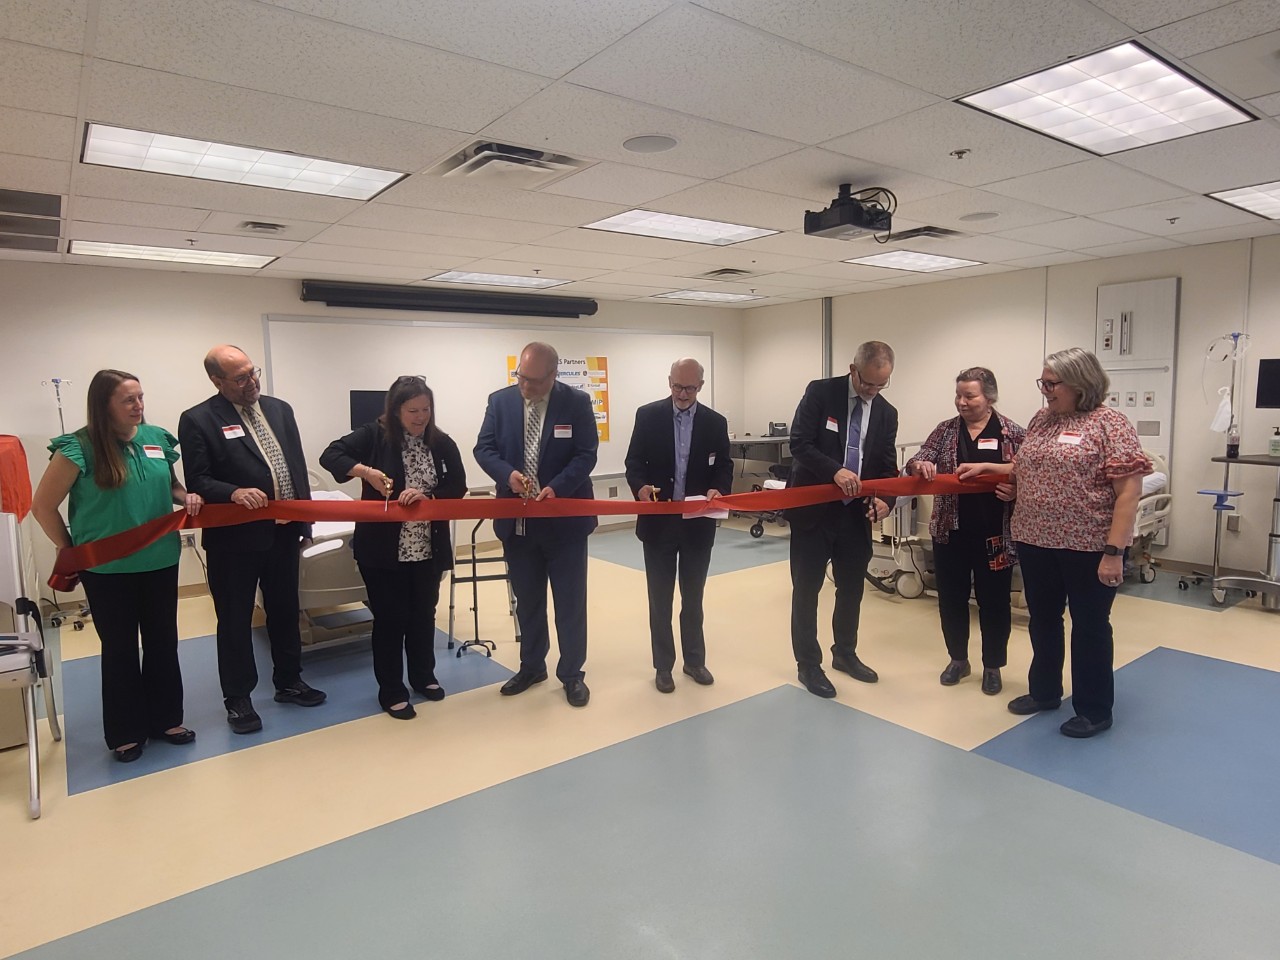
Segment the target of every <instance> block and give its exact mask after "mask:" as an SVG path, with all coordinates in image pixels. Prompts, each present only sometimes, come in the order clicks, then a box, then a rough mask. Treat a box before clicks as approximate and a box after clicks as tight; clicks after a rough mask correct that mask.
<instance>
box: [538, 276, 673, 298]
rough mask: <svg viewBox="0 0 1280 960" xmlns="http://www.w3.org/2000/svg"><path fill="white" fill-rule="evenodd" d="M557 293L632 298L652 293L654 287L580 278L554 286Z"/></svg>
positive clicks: (576, 295)
mask: <svg viewBox="0 0 1280 960" xmlns="http://www.w3.org/2000/svg"><path fill="white" fill-rule="evenodd" d="M554 289H555V290H556V292H557V293H563V294H564V295H565V296H575V297H601V298H604V299H606V300H634V299H636V298H639V297H649V296H652V295H653V292H654V290H655V289H656V288H655V287H638V286H635V285H632V284H625V283H601V282H600V281H599V280H581V281H575V282H574V283H567V284H565V285H564V286H563V287H556V288H554Z"/></svg>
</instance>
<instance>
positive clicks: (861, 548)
mask: <svg viewBox="0 0 1280 960" xmlns="http://www.w3.org/2000/svg"><path fill="white" fill-rule="evenodd" d="M866 509H867V506H866V501H865V500H854V501H853V502H852V503H850V504H849V505H848V506H845V505H843V504H839V505H836V506H834V507H832V508H831V509H829V510H827V511H826V512H825V514H824V520H823V522H821V523H818V524H816V525H814V526H808V525H806V526H805V527H804V528H798V527H796V526H795V525H794V524H793V525H792V528H791V648H792V651H793V652H794V653H795V657H796V663H798V664H801V665H802V666H810V665H811V666H819V665H821V663H822V648H821V647H820V646H818V594H819V592H821V590H822V581H823V579H824V578H825V577H826V574H827V561H830V562H831V573H832V576H833V577H834V578H835V581H836V608H835V612H834V613H833V614H832V616H831V632H832V635H833V639H834V642H833V643H832V645H831V652H832V653H833V654H839V655H840V656H841V657H852V656H853V654H854V651H855V650H856V649H857V647H858V616H859V613H860V611H861V607H862V589H863V586H864V584H865V582H866V581H865V580H864V579H863V578H864V577H865V576H866V573H867V565H868V564H869V563H870V562H871V522H870V521H869V520H868V519H867V517H866Z"/></svg>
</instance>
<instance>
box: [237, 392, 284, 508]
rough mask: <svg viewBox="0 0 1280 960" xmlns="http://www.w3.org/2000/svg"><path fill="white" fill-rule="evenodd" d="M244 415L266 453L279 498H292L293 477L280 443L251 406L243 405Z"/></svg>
mask: <svg viewBox="0 0 1280 960" xmlns="http://www.w3.org/2000/svg"><path fill="white" fill-rule="evenodd" d="M244 416H245V419H246V420H248V421H249V426H250V427H251V428H252V429H253V435H254V436H255V437H257V438H258V445H259V446H261V447H262V452H263V453H264V454H266V457H267V464H268V465H269V466H270V467H271V472H272V474H274V475H275V480H276V486H277V487H278V488H279V494H280V496H279V499H281V500H292V499H294V494H293V477H292V476H290V474H289V465H288V464H287V463H285V460H284V454H283V453H281V452H280V445H279V444H278V443H276V441H275V438H274V437H272V436H271V432H270V431H269V430H267V425H266V424H265V423H263V422H262V418H261V417H259V416H258V415H257V414H256V413H255V412H254V410H253V407H245V408H244Z"/></svg>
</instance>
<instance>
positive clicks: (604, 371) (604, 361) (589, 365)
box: [507, 354, 609, 443]
mask: <svg viewBox="0 0 1280 960" xmlns="http://www.w3.org/2000/svg"><path fill="white" fill-rule="evenodd" d="M519 359H520V358H519V357H516V356H512V355H511V354H508V355H507V383H508V384H514V383H515V382H516V364H517V363H518V362H519ZM556 379H558V380H559V381H560V382H561V383H563V384H564V385H565V386H567V387H573V388H574V389H575V390H581V391H582V392H583V393H585V394H586V395H587V396H588V397H590V398H591V409H592V410H594V411H595V415H596V433H597V434H599V436H600V442H601V443H607V442H608V440H609V358H608V357H561V358H560V369H559V371H558V375H557V378H556Z"/></svg>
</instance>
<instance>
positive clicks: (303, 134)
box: [86, 61, 474, 173]
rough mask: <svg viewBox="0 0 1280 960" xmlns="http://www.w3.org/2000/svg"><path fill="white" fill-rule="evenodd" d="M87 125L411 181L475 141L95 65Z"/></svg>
mask: <svg viewBox="0 0 1280 960" xmlns="http://www.w3.org/2000/svg"><path fill="white" fill-rule="evenodd" d="M86 110H87V116H88V118H89V119H90V120H95V121H98V122H100V123H109V124H112V125H115V126H122V127H132V128H135V129H141V130H148V131H152V132H155V133H167V134H172V135H174V136H187V137H196V138H199V139H202V140H218V141H221V142H223V143H234V144H239V145H242V146H251V147H262V148H264V149H270V150H280V151H285V152H291V153H302V154H306V155H307V156H312V157H321V158H323V159H325V160H337V161H340V162H344V163H356V164H359V165H361V166H371V167H380V168H383V169H387V170H399V171H401V172H403V173H414V172H416V171H418V170H421V169H422V168H423V167H426V166H429V165H430V164H432V163H434V162H436V161H437V160H438V159H440V158H441V157H445V156H448V155H449V154H450V153H453V152H454V151H456V150H459V149H461V148H462V147H463V146H464V145H465V144H466V143H469V142H470V141H471V140H472V139H474V137H473V135H472V134H465V133H460V132H458V131H456V130H444V129H441V128H439V127H431V126H426V125H425V124H420V123H410V122H409V121H407V120H397V119H394V118H391V117H382V116H377V115H375V114H372V113H361V112H359V111H357V110H349V109H345V108H343V107H334V106H329V105H327V104H323V103H312V102H309V101H306V100H299V99H297V98H295V97H286V96H281V95H279V94H274V93H262V92H260V91H257V90H249V89H246V88H245V87H242V86H233V85H230V84H224V83H214V82H211V81H208V80H197V79H193V78H191V77H181V76H176V75H174V74H171V73H164V72H162V71H159V70H147V69H144V68H142V67H134V66H129V65H128V64H123V63H111V62H108V61H98V62H97V63H96V64H95V65H94V82H93V86H92V87H91V89H90V95H89V100H88V106H87V108H86Z"/></svg>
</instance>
